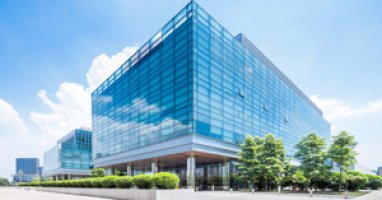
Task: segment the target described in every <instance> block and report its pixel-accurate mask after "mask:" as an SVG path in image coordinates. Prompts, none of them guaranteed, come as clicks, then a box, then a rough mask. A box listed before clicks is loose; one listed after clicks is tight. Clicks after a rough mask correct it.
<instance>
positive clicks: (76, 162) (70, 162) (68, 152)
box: [44, 129, 93, 179]
mask: <svg viewBox="0 0 382 200" xmlns="http://www.w3.org/2000/svg"><path fill="white" fill-rule="evenodd" d="M92 166H93V160H92V132H91V131H90V130H87V129H75V130H73V131H72V132H70V133H69V134H68V135H66V136H64V137H63V138H62V139H60V140H59V141H58V142H57V145H56V146H54V147H53V148H51V149H50V150H48V151H47V152H46V153H45V154H44V176H48V177H54V178H59V179H68V178H74V177H82V176H89V175H90V168H92Z"/></svg>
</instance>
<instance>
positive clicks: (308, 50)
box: [0, 0, 382, 177]
mask: <svg viewBox="0 0 382 200" xmlns="http://www.w3.org/2000/svg"><path fill="white" fill-rule="evenodd" d="M187 2H188V1H186V0H172V1H170V0H165V1H160V2H159V1H155V0H148V1H116V0H112V1H103V0H94V1H90V0H81V1H79V0H78V1H73V0H68V1H57V0H54V1H38V0H35V1H22V0H9V1H7V0H0V150H1V152H4V151H5V152H10V153H9V154H4V153H2V155H1V156H0V163H1V164H0V176H7V177H9V175H10V174H12V173H14V172H13V169H14V157H15V156H21V157H24V156H25V157H30V156H37V157H40V158H41V157H42V153H43V152H44V150H46V149H47V148H49V147H51V146H53V145H54V141H55V139H57V138H59V137H60V136H62V135H64V134H65V133H66V132H68V131H69V130H70V129H73V128H75V127H77V126H89V125H90V104H89V98H88V97H87V95H88V94H89V93H90V91H91V90H92V89H93V88H94V87H95V86H96V85H97V84H98V83H100V82H101V81H102V80H103V79H104V78H105V77H107V75H109V74H110V73H111V72H112V71H113V69H115V67H117V66H118V65H119V64H120V63H121V62H122V61H123V60H125V59H126V58H127V57H128V56H129V55H131V53H132V52H133V51H134V49H136V48H137V46H139V44H143V43H144V42H145V41H146V40H147V39H148V38H149V37H150V36H151V35H153V34H154V33H155V32H156V31H157V30H158V29H159V28H160V27H161V26H163V25H164V24H165V23H166V22H167V21H168V20H169V19H170V18H171V17H172V16H173V15H175V13H176V12H177V11H179V10H180V9H181V8H182V7H183V6H184V5H186V3H187ZM197 2H198V3H199V4H200V5H201V6H202V7H204V8H205V9H206V10H207V11H208V12H209V13H210V14H211V15H213V16H214V17H215V19H217V20H218V21H219V22H220V23H221V24H222V25H223V26H225V27H226V28H227V29H228V30H230V31H231V32H232V33H233V34H237V33H240V32H242V33H244V34H245V35H246V36H247V37H248V38H249V39H250V40H251V41H252V42H253V43H254V44H255V45H257V46H258V47H259V49H260V50H261V51H263V52H264V53H265V54H266V55H267V56H268V57H269V58H270V59H271V60H272V61H273V62H274V63H275V64H276V65H277V66H278V67H279V68H280V69H281V70H282V71H283V72H284V73H285V74H286V75H287V76H288V77H290V79H291V80H292V81H293V82H294V83H296V85H297V86H298V87H300V88H301V89H302V90H303V91H304V92H305V93H306V94H307V96H309V97H311V98H312V99H313V100H314V101H315V102H316V103H317V104H318V105H319V106H320V107H321V109H323V111H324V113H325V116H326V118H327V119H328V120H329V121H330V122H331V123H332V126H333V127H332V128H333V132H334V133H337V132H338V131H339V130H348V131H349V132H351V133H353V134H355V135H356V137H357V139H358V141H359V143H360V144H359V147H358V151H359V153H360V154H359V163H360V164H362V165H363V166H366V167H369V168H373V169H374V168H376V167H377V166H382V158H380V156H379V154H378V148H379V147H380V145H381V144H382V143H381V141H382V134H381V133H380V132H379V131H380V130H381V126H380V124H381V123H380V121H381V119H382V87H381V85H382V81H381V78H380V77H381V75H382V66H381V64H380V63H381V62H380V58H381V55H382V54H381V52H382V24H381V21H382V13H381V12H380V11H381V9H382V2H381V1H377V0H375V1H372V0H370V1H357V0H311V1H304V0H291V1H273V0H271V1H253V0H247V1H244V0H235V1H234V0H231V1H229V0H226V1H219V0H209V1H201V0H200V1H197ZM79 97H83V98H79ZM24 138H25V139H24Z"/></svg>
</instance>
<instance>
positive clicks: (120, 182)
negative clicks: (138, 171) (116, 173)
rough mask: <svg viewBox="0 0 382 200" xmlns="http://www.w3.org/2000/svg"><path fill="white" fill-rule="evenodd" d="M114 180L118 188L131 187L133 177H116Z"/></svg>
mask: <svg viewBox="0 0 382 200" xmlns="http://www.w3.org/2000/svg"><path fill="white" fill-rule="evenodd" d="M114 182H115V185H116V186H117V187H118V188H131V187H133V177H131V176H121V177H117V178H116V179H115V180H114Z"/></svg>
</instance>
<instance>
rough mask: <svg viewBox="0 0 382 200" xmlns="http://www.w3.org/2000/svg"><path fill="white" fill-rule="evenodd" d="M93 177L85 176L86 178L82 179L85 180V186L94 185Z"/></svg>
mask: <svg viewBox="0 0 382 200" xmlns="http://www.w3.org/2000/svg"><path fill="white" fill-rule="evenodd" d="M92 180H93V179H92V178H85V179H82V181H83V182H84V183H83V184H84V186H83V187H93V185H92Z"/></svg>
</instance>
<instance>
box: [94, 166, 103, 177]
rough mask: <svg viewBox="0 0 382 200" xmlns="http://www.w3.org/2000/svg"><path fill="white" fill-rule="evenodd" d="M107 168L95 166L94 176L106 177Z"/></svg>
mask: <svg viewBox="0 0 382 200" xmlns="http://www.w3.org/2000/svg"><path fill="white" fill-rule="evenodd" d="M104 176H105V169H104V168H93V169H92V177H104Z"/></svg>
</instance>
